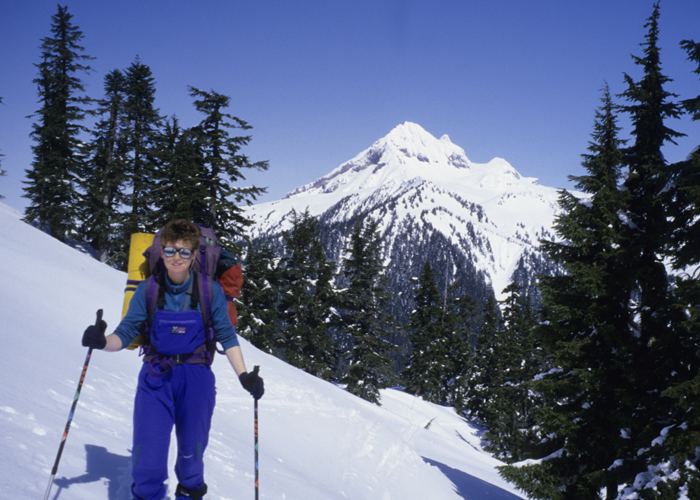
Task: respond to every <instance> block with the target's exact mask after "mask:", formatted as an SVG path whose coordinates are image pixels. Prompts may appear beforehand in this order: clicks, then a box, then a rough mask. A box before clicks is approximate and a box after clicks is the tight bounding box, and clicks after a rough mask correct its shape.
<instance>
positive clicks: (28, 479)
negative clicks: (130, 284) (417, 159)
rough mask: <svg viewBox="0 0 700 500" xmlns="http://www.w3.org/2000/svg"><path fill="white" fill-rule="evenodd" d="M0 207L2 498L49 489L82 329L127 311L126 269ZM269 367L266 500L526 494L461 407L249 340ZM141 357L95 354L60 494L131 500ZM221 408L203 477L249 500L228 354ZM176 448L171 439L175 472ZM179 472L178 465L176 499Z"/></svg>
mask: <svg viewBox="0 0 700 500" xmlns="http://www.w3.org/2000/svg"><path fill="white" fill-rule="evenodd" d="M20 217H21V216H20V214H19V213H18V212H16V211H15V210H13V209H11V208H9V207H8V206H7V205H4V204H2V203H0V256H2V258H1V259H0V276H2V284H3V286H2V287H0V336H1V338H2V342H3V348H4V353H5V356H4V358H5V359H4V360H3V362H2V363H1V364H0V379H1V380H2V384H1V385H0V484H2V490H3V491H2V494H0V497H1V498H7V499H13V500H36V499H38V498H43V496H44V494H45V492H46V488H47V484H48V481H49V477H50V475H51V468H52V466H53V463H54V460H55V457H56V453H57V451H58V447H59V443H60V441H61V436H62V434H63V430H64V428H65V425H66V420H67V417H68V414H69V410H70V408H71V405H72V402H73V399H74V395H75V390H76V387H77V384H78V379H79V378H80V374H81V370H82V367H83V364H84V362H85V359H86V353H87V349H86V348H84V347H82V346H81V345H80V339H81V336H82V332H83V330H84V329H85V327H86V326H87V325H89V324H92V323H93V322H94V321H95V311H96V310H97V309H100V308H102V309H104V319H105V320H106V321H107V323H108V324H109V327H108V331H110V332H111V331H112V329H113V328H114V327H115V326H116V325H117V323H118V322H119V319H120V318H121V309H122V302H123V297H124V285H125V283H126V273H122V272H118V271H115V270H114V269H112V268H110V267H108V266H106V265H104V264H100V263H99V262H98V261H96V260H95V259H93V258H91V257H89V256H87V255H85V254H83V253H81V252H79V251H77V250H74V249H73V248H70V247H69V246H66V245H63V244H61V243H60V242H58V241H57V240H55V239H53V238H51V237H50V236H47V235H46V234H44V233H42V232H41V231H39V230H37V229H35V228H33V227H32V226H30V225H28V224H25V223H23V222H21V221H20ZM241 347H242V349H243V352H244V356H245V358H246V363H247V365H248V367H252V366H253V365H260V367H261V369H260V373H261V375H262V376H263V377H264V379H265V386H266V392H265V396H264V397H263V399H261V400H260V405H259V422H260V425H259V429H260V441H259V450H260V460H259V464H260V466H259V472H260V498H261V499H270V500H271V499H289V500H294V499H305V500H343V499H348V498H350V499H358V500H359V499H362V500H425V499H428V498H429V499H439V500H460V499H465V498H469V499H470V500H518V499H519V498H524V497H522V496H520V495H518V494H517V492H515V491H514V489H513V488H512V487H511V486H510V485H508V484H507V483H505V482H504V481H503V480H502V479H501V478H500V477H499V476H498V474H497V471H496V469H495V467H496V466H497V465H500V462H498V461H497V460H495V459H494V458H493V457H491V456H489V455H488V454H486V453H484V452H483V451H482V450H481V439H480V436H481V434H482V432H481V431H480V430H479V429H478V428H476V427H474V426H471V425H470V424H469V423H468V422H465V421H464V420H463V419H462V418H460V417H458V416H457V415H456V414H455V412H454V410H452V409H451V408H444V407H440V406H437V405H434V404H431V403H427V402H425V401H422V400H421V399H418V398H414V397H413V396H411V395H408V394H405V393H403V392H401V391H399V390H393V389H387V390H383V391H382V406H381V407H378V406H376V405H373V404H370V403H367V402H366V401H364V400H361V399H359V398H357V397H355V396H353V395H351V394H349V393H347V392H346V391H344V390H342V389H341V388H339V387H336V386H334V385H333V384H330V383H328V382H324V381H322V380H320V379H317V378H315V377H312V376H311V375H308V374H307V373H305V372H302V371H300V370H297V369H295V368H292V367H291V366H289V365H287V364H285V363H283V362H282V361H280V360H279V359H277V358H274V357H272V356H269V355H267V354H264V353H262V352H260V351H258V350H257V349H255V348H254V347H253V346H251V345H250V344H249V343H248V342H246V341H245V340H243V339H241ZM141 365H142V363H141V360H140V358H139V357H138V356H137V353H136V352H135V351H121V352H118V353H104V352H100V351H95V352H93V354H92V357H91V360H90V364H89V367H88V370H87V373H86V376H85V381H84V385H83V388H82V392H81V394H80V399H79V402H78V405H77V409H76V411H75V414H74V416H73V421H72V425H71V428H70V433H69V435H68V439H67V441H66V445H65V448H64V450H63V455H62V458H61V462H60V464H59V467H58V473H57V475H56V479H55V482H54V484H53V489H52V490H51V495H50V497H49V498H50V499H51V500H70V499H72V500H94V499H97V498H102V499H109V500H129V499H130V498H131V494H130V490H129V488H130V485H131V478H130V468H131V459H130V449H131V419H132V412H133V398H134V394H135V390H136V378H137V374H138V371H139V369H140V367H141ZM213 369H214V372H215V373H216V378H217V408H216V410H215V412H214V421H213V424H212V432H211V439H210V444H209V448H208V449H207V453H206V454H205V458H204V460H205V474H206V478H207V483H208V484H209V495H208V496H207V498H209V497H211V498H214V499H220V500H232V499H239V498H253V496H254V475H253V474H254V465H253V464H254V461H253V457H254V450H253V446H254V441H253V432H254V431H253V425H254V421H253V400H252V399H251V397H250V395H249V394H248V393H247V392H246V391H245V390H243V389H242V388H241V386H240V383H239V382H238V380H237V378H236V377H235V375H234V373H233V371H232V370H231V367H230V366H229V365H228V363H227V362H226V361H225V360H224V359H222V358H220V359H218V360H217V361H216V362H215V363H214V365H213ZM174 452H175V445H174V443H171V454H170V457H169V461H170V466H171V467H170V470H171V471H172V466H173V464H174V458H175V457H174ZM176 482H177V481H176V479H175V477H174V474H172V473H171V478H170V480H169V490H170V492H169V494H168V495H167V496H166V499H172V498H173V497H174V495H173V492H174V490H175V486H176Z"/></svg>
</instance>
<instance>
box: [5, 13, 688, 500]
mask: <svg viewBox="0 0 700 500" xmlns="http://www.w3.org/2000/svg"><path fill="white" fill-rule="evenodd" d="M659 18H660V8H659V4H658V3H657V4H656V5H655V6H654V8H653V12H652V14H651V16H650V17H649V18H648V20H647V23H646V24H645V28H646V30H647V35H646V37H645V40H644V43H642V45H641V46H642V47H643V54H642V55H641V56H635V57H634V58H633V63H634V64H635V65H637V66H638V67H639V68H640V69H641V74H642V76H641V78H640V79H639V80H635V79H634V78H632V77H630V76H629V75H628V74H624V73H623V78H624V81H625V83H626V90H625V91H624V92H623V93H622V94H620V95H618V96H612V95H611V94H610V92H609V89H608V86H607V84H605V85H604V86H603V89H602V91H601V92H602V96H601V106H600V107H599V109H598V110H596V115H595V121H594V124H593V132H592V134H591V140H590V141H589V147H588V152H587V153H586V154H584V155H583V162H582V166H583V167H584V169H585V171H586V174H585V175H582V176H578V177H571V179H572V180H573V181H574V182H575V185H576V189H577V190H578V192H580V193H583V194H584V197H583V198H581V197H580V195H579V197H577V196H575V195H574V194H572V193H570V192H567V191H562V192H561V195H560V207H561V211H560V215H559V216H558V217H557V219H556V222H555V228H554V229H555V231H556V233H557V236H558V239H556V240H555V241H543V242H542V247H543V249H544V251H545V252H546V254H547V256H548V257H549V259H551V261H552V262H553V263H554V264H556V265H558V266H560V268H561V269H563V270H564V272H563V273H562V274H561V275H558V276H550V277H544V276H543V277H540V279H539V289H538V299H537V304H536V306H537V307H535V304H534V303H533V300H532V298H531V297H530V296H528V293H527V292H526V291H525V290H524V289H523V288H521V287H519V286H517V285H515V284H512V285H510V286H508V287H507V288H506V289H505V290H503V296H504V297H505V298H504V299H503V300H502V301H501V302H500V303H499V302H497V301H496V300H495V299H494V298H493V296H492V297H491V298H490V299H489V300H487V301H486V303H484V304H478V303H477V302H476V301H475V300H474V299H473V298H472V297H470V296H468V295H467V296H464V295H460V294H459V293H457V291H456V290H458V287H457V284H456V283H452V284H451V286H447V285H446V286H445V287H444V289H443V290H440V289H439V288H438V286H437V284H436V274H437V273H443V274H444V270H443V269H435V268H434V265H435V263H434V262H425V265H424V267H423V270H422V272H421V274H420V276H416V277H415V279H414V289H413V290H412V293H413V298H414V304H415V307H414V308H413V310H412V311H410V312H408V313H407V315H406V316H407V318H408V319H407V321H405V322H400V321H397V320H396V318H395V317H393V316H392V315H390V314H388V313H387V309H386V303H387V299H388V292H387V288H386V279H387V276H386V273H385V269H384V266H383V263H382V257H381V255H382V252H381V247H382V240H381V221H375V220H371V219H366V220H357V221H354V225H353V226H352V231H351V233H350V234H348V235H347V238H346V239H345V241H344V247H343V248H344V252H343V257H342V259H340V261H339V262H332V261H329V260H328V259H327V257H326V253H325V251H324V248H323V245H322V243H321V241H320V239H319V231H318V227H317V225H318V220H317V219H316V218H315V217H313V216H312V215H310V214H309V212H308V211H306V212H303V213H302V212H292V214H290V220H291V227H290V228H289V229H288V230H287V231H286V232H284V234H283V235H282V237H281V240H280V241H279V244H275V245H273V244H271V243H270V242H269V241H263V240H254V241H246V238H245V234H246V229H247V228H248V227H249V226H250V224H251V221H250V220H248V219H247V218H246V217H245V212H244V211H243V207H244V206H245V205H246V204H248V203H252V202H253V201H255V199H256V197H257V196H258V195H260V194H261V193H262V192H264V189H263V188H257V187H247V188H241V187H239V185H240V181H241V180H243V179H244V172H245V169H249V168H255V169H262V170H265V169H266V168H267V167H268V165H267V163H266V162H264V161H260V162H252V161H251V160H249V158H248V157H247V156H245V155H244V154H243V151H242V148H244V147H245V146H246V145H247V144H248V143H249V142H250V137H249V136H246V135H243V136H231V135H230V133H229V132H230V131H231V130H232V129H233V130H241V131H245V130H248V129H250V126H249V125H248V124H247V123H246V122H245V121H243V120H241V119H239V118H237V117H235V116H233V115H231V114H228V113H227V111H226V110H227V108H228V107H229V105H230V98H229V97H227V96H225V95H221V94H218V93H217V92H214V91H207V92H205V91H202V90H200V89H196V88H190V89H189V95H190V96H191V98H192V100H193V105H194V106H195V108H196V109H197V111H199V112H200V113H201V115H202V121H201V122H200V123H198V124H195V125H193V126H190V127H183V125H182V124H180V123H179V121H178V120H177V119H176V118H175V117H167V116H163V115H161V112H160V110H158V109H156V108H155V107H154V102H155V92H156V88H155V83H154V82H155V80H154V77H153V75H152V74H151V71H150V69H149V67H148V66H147V65H146V64H144V63H143V62H142V61H140V60H139V59H138V58H137V59H136V60H135V61H134V62H133V64H132V65H131V66H130V67H129V68H126V69H125V70H118V69H115V70H113V71H112V72H110V73H109V74H107V75H106V76H105V77H104V95H103V96H102V97H101V98H99V99H91V98H88V97H87V96H85V95H84V89H83V85H82V83H81V80H80V75H81V74H83V73H85V72H89V71H91V69H90V67H89V65H88V63H89V61H90V59H91V58H90V57H89V56H87V55H86V54H85V53H84V52H85V49H84V48H83V47H81V46H80V41H81V39H82V33H81V31H80V30H79V29H78V27H77V26H75V25H74V24H73V23H72V21H71V19H72V17H71V15H70V14H69V13H68V12H67V9H66V8H65V7H60V6H59V9H58V13H57V14H56V15H55V16H53V18H52V24H51V34H52V36H50V37H47V38H45V39H43V40H42V45H41V49H42V54H41V62H40V63H38V64H36V67H37V70H38V75H37V78H36V79H35V80H34V83H35V84H36V85H37V89H38V94H39V105H40V107H39V109H38V110H37V111H36V114H35V115H34V117H35V120H36V121H35V123H34V128H33V133H32V135H33V139H34V146H33V153H34V161H33V163H32V165H31V168H30V169H28V170H27V178H26V179H27V180H26V181H25V184H26V187H25V196H26V197H27V198H28V199H29V201H30V204H29V206H28V208H27V210H26V213H25V220H26V221H28V222H31V223H35V224H36V225H38V226H39V227H40V228H42V229H43V230H45V231H47V232H48V233H50V234H51V235H52V236H53V237H55V238H57V239H59V240H61V241H68V240H72V241H78V242H82V243H84V244H88V245H90V246H91V247H92V249H93V250H94V252H95V255H96V256H97V257H98V258H99V259H100V260H101V261H102V262H105V263H108V264H109V265H111V266H114V267H117V268H123V267H124V265H125V263H126V255H127V252H126V249H127V248H128V243H127V241H128V237H129V235H130V234H131V233H133V232H153V231H154V230H155V229H157V228H158V227H160V226H162V225H163V223H164V222H165V221H167V220H169V219H171V218H188V219H191V220H194V221H196V222H200V223H205V224H207V225H209V226H210V227H213V228H214V229H215V230H216V231H217V232H218V234H219V237H220V241H221V242H222V244H223V245H225V246H227V247H229V248H231V249H233V250H235V251H236V252H237V253H239V254H240V255H241V256H242V258H243V264H244V274H245V283H244V287H243V293H242V295H241V298H240V301H239V303H238V308H239V316H240V321H239V325H238V332H239V334H240V335H242V336H243V337H245V338H247V339H249V340H250V342H251V343H252V344H253V345H255V346H256V347H258V348H259V349H261V350H263V351H265V352H268V353H271V354H273V355H275V356H277V357H279V358H281V359H283V360H284V361H286V362H287V363H290V364H291V365H293V366H296V367H298V368H300V369H302V370H305V371H307V372H308V373H311V374H313V375H315V376H317V377H320V378H323V379H325V380H328V381H331V382H334V383H337V384H339V385H342V386H343V387H345V388H346V389H347V390H348V391H349V392H351V393H353V394H355V395H357V396H359V397H361V398H364V399H366V400H367V401H371V402H373V403H377V404H381V398H380V392H379V391H380V390H381V389H383V388H386V387H392V386H401V387H403V388H404V390H406V391H407V392H410V393H411V394H415V395H418V396H421V397H422V398H424V399H426V400H428V401H431V402H434V403H437V404H441V405H449V406H452V407H454V408H455V410H456V411H457V412H458V413H459V414H460V415H462V416H464V417H465V418H467V419H470V420H471V421H473V422H475V423H477V424H478V425H480V426H482V427H483V428H484V429H485V430H486V433H485V437H486V440H487V443H486V449H487V450H488V451H490V452H491V453H493V454H494V456H496V457H498V458H499V459H501V460H503V461H504V462H505V463H506V465H504V466H503V467H501V474H502V475H503V477H505V478H506V479H507V480H508V481H511V482H513V483H514V484H515V485H516V486H517V487H518V488H520V489H522V490H523V491H524V492H525V493H526V494H527V495H529V496H531V497H532V498H538V499H551V500H565V499H567V500H568V499H572V500H573V499H577V500H578V499H582V500H584V499H596V500H597V499H599V498H601V497H604V498H606V499H607V500H614V499H617V498H640V499H652V498H653V499H672V498H673V499H675V498H700V472H699V471H698V466H699V465H700V464H699V462H698V461H699V460H700V344H699V342H700V280H699V278H700V276H699V271H698V269H700V252H698V248H700V246H699V244H700V149H699V148H695V149H694V150H693V151H688V152H687V158H686V160H684V161H681V162H678V163H675V164H669V163H668V162H667V161H666V160H665V158H664V155H663V153H662V148H663V147H669V145H674V144H675V142H674V139H676V138H678V137H680V136H682V135H683V134H682V133H680V132H677V131H675V130H673V129H672V128H671V124H670V121H671V120H673V119H675V118H678V117H680V116H683V115H685V114H687V115H689V116H691V117H692V119H693V120H700V95H698V96H696V97H687V96H685V98H684V99H681V98H680V96H677V95H674V94H672V93H670V92H668V91H667V90H666V86H667V84H668V82H670V81H671V79H670V78H669V77H668V76H666V75H664V74H663V72H662V70H661V67H662V66H661V57H660V51H659V47H658V34H659V26H660V24H659ZM679 50H683V51H685V52H686V53H687V56H688V59H689V60H690V61H692V62H693V63H694V64H696V65H697V69H696V70H695V71H694V72H695V73H696V74H697V75H698V76H699V77H700V43H696V42H694V41H691V40H686V41H682V42H681V43H680V49H679ZM699 88H700V86H699ZM699 94H700V92H699ZM615 99H618V100H619V102H617V103H616V102H615ZM88 117H94V118H95V119H94V125H92V128H88V126H87V125H86V124H87V123H88ZM621 117H625V118H628V119H629V121H630V123H631V132H630V134H629V136H628V137H625V138H623V137H621V136H620V133H621V127H620V126H619V125H618V122H619V120H620V118H621ZM695 133H697V131H696V132H695ZM3 174H4V172H3V171H2V170H1V169H0V176H1V175H3ZM440 276H442V274H440ZM401 338H403V339H407V342H396V339H401ZM406 345H408V346H409V347H405V346H406ZM400 346H403V347H400ZM635 495H636V496H635Z"/></svg>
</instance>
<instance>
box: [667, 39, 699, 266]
mask: <svg viewBox="0 0 700 500" xmlns="http://www.w3.org/2000/svg"><path fill="white" fill-rule="evenodd" d="M681 46H682V47H683V48H684V49H685V50H686V51H687V52H688V59H689V60H691V61H693V62H694V63H695V64H697V65H698V67H697V68H696V69H695V70H694V71H693V72H694V73H696V74H697V75H700V43H695V42H694V41H693V40H684V41H683V42H681ZM682 104H683V107H684V108H685V110H686V111H687V112H688V113H689V114H690V115H691V117H692V119H693V121H698V120H700V96H697V97H695V98H692V99H686V100H684V101H683V102H682ZM674 175H675V177H674V180H675V183H676V189H675V190H674V192H673V194H674V200H673V204H672V210H673V216H674V220H675V224H674V227H673V230H674V236H675V240H676V242H677V245H678V249H677V252H676V254H675V255H673V256H671V258H672V259H673V262H674V267H675V268H676V269H683V268H685V267H686V266H688V265H690V264H691V263H692V262H694V261H695V259H696V256H697V253H698V252H697V249H698V245H700V219H699V218H698V216H699V215H700V203H699V201H700V144H699V145H698V146H696V147H695V149H694V150H693V151H691V153H690V155H689V156H688V158H687V159H686V160H685V161H682V162H679V163H677V164H676V165H674Z"/></svg>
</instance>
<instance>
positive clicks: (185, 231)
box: [160, 219, 202, 250]
mask: <svg viewBox="0 0 700 500" xmlns="http://www.w3.org/2000/svg"><path fill="white" fill-rule="evenodd" d="M201 235H202V231H200V229H199V226H198V225H197V224H195V223H194V222H190V221H188V220H187V219H175V220H171V221H170V222H168V223H167V224H166V225H165V227H163V232H161V233H160V243H161V246H165V245H168V244H173V243H176V242H177V241H178V240H182V241H183V242H184V243H185V244H186V245H187V246H188V247H189V248H191V249H192V250H197V242H198V240H199V237H200V236H201Z"/></svg>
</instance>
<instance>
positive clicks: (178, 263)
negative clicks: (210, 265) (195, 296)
mask: <svg viewBox="0 0 700 500" xmlns="http://www.w3.org/2000/svg"><path fill="white" fill-rule="evenodd" d="M166 247H171V248H176V249H178V250H179V249H181V248H185V249H187V250H191V251H192V255H190V257H189V258H187V259H185V258H183V257H182V255H180V252H179V251H178V252H175V255H173V256H172V257H168V256H166V255H165V253H164V251H163V248H166ZM195 252H196V250H193V249H192V248H191V247H190V246H189V245H187V244H186V243H185V242H184V241H182V240H177V241H176V242H175V243H167V244H166V243H163V245H162V247H161V249H160V256H161V257H162V259H163V262H164V263H165V269H166V270H167V272H168V278H170V282H171V283H173V284H175V285H181V284H183V283H184V282H185V281H187V278H189V276H190V268H191V267H192V263H193V262H194V256H195Z"/></svg>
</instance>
